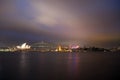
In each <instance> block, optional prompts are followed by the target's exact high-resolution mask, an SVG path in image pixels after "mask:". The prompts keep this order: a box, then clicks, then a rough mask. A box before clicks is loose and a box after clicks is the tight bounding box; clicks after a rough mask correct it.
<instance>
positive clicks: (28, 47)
mask: <svg viewBox="0 0 120 80" xmlns="http://www.w3.org/2000/svg"><path fill="white" fill-rule="evenodd" d="M16 47H17V49H18V50H26V49H30V48H31V46H29V45H27V44H26V43H23V44H22V45H21V46H16Z"/></svg>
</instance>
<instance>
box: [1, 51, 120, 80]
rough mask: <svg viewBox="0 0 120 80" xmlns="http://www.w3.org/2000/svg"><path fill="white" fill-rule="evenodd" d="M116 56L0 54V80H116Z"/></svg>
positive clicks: (118, 60)
mask: <svg viewBox="0 0 120 80" xmlns="http://www.w3.org/2000/svg"><path fill="white" fill-rule="evenodd" d="M119 73H120V53H112V52H106V53H104V52H97V53H96V52H90V53H88V52H86V53H52V52H50V53H39V52H21V53H20V52H18V53H0V80H109V79H113V80H115V79H116V78H119Z"/></svg>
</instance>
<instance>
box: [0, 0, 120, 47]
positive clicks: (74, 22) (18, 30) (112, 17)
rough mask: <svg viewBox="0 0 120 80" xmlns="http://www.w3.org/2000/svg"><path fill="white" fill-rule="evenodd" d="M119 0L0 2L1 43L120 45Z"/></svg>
mask: <svg viewBox="0 0 120 80" xmlns="http://www.w3.org/2000/svg"><path fill="white" fill-rule="evenodd" d="M119 14H120V5H119V0H0V42H13V43H16V42H21V43H22V42H39V41H53V42H54V41H63V42H64V41H68V40H69V41H79V43H80V44H81V45H95V46H103V47H114V46H119V45H120V18H119Z"/></svg>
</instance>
